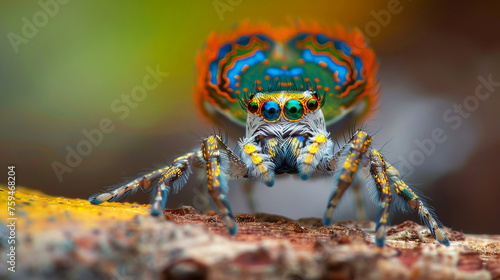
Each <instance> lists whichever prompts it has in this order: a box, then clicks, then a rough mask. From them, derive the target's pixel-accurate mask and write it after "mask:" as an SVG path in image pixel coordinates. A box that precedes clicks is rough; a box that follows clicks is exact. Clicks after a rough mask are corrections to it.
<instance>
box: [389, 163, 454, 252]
mask: <svg viewBox="0 0 500 280" xmlns="http://www.w3.org/2000/svg"><path fill="white" fill-rule="evenodd" d="M386 165H387V176H388V177H389V181H390V183H391V185H392V187H393V190H394V191H395V193H396V194H397V195H398V196H399V197H401V198H403V199H404V201H405V202H406V203H407V204H408V206H409V207H410V209H412V210H418V212H419V215H420V218H421V219H422V220H423V221H424V222H425V224H426V225H427V227H428V228H429V230H430V232H431V234H432V236H434V238H436V240H437V241H438V242H439V243H441V244H444V245H450V241H449V240H448V238H447V237H446V234H445V233H444V232H443V230H442V229H441V228H440V227H439V223H438V221H437V219H436V218H435V214H434V213H433V212H432V210H431V209H429V208H427V207H426V206H425V203H424V202H423V201H422V200H421V199H420V198H419V197H418V196H417V195H416V194H415V193H414V192H413V191H412V190H411V188H410V187H409V186H408V185H406V184H405V182H403V180H401V178H400V176H399V172H398V171H397V170H396V168H394V167H393V166H392V165H390V164H388V163H386Z"/></svg>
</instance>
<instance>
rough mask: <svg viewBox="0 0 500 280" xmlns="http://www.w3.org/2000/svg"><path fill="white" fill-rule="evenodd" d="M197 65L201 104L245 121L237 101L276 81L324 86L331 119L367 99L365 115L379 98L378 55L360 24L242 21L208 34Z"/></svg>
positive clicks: (206, 109)
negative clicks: (349, 27)
mask: <svg viewBox="0 0 500 280" xmlns="http://www.w3.org/2000/svg"><path fill="white" fill-rule="evenodd" d="M196 65H197V68H198V76H197V86H196V90H195V100H196V102H197V105H198V107H199V108H200V109H201V111H202V112H204V113H205V115H207V116H208V117H212V116H213V113H214V112H216V111H217V112H219V113H222V114H224V115H226V116H227V117H228V118H230V119H231V120H232V121H234V122H236V123H239V124H241V125H244V124H245V122H246V113H245V111H244V110H243V109H242V108H241V106H240V104H239V101H240V100H243V99H244V98H245V96H248V93H250V92H255V91H258V92H266V91H268V85H269V83H270V82H272V81H279V83H280V84H279V86H280V88H281V89H283V90H286V88H287V87H290V90H292V87H299V90H300V89H303V88H300V87H301V86H300V85H304V84H306V83H304V82H309V84H315V85H316V86H315V89H317V90H318V91H323V92H322V94H321V95H323V96H324V98H325V100H324V105H323V107H322V110H323V114H324V116H325V121H326V123H327V124H328V123H332V122H333V121H335V120H336V119H337V118H338V117H342V116H343V115H345V114H347V113H348V112H349V111H350V110H351V109H353V108H354V107H355V106H357V105H364V108H363V110H362V113H361V115H366V113H368V112H370V109H371V108H373V107H374V105H375V103H376V99H377V98H376V97H377V92H376V85H375V81H374V79H375V74H376V70H377V65H376V64H375V57H374V54H373V51H372V50H371V49H369V48H367V47H366V46H365V43H364V41H363V38H362V35H361V33H360V32H359V31H357V30H354V31H351V32H347V31H345V30H344V29H343V28H341V27H336V28H334V29H330V28H327V27H323V26H320V25H318V24H315V23H313V24H306V23H304V22H301V21H299V22H297V23H294V24H293V25H290V26H286V27H277V28H273V27H271V26H270V25H267V24H257V25H256V24H250V23H249V22H243V23H241V24H240V25H238V27H236V28H235V29H233V30H231V31H228V32H221V33H215V32H213V33H212V34H210V36H209V38H208V40H207V44H206V46H205V48H204V49H202V50H201V51H199V52H198V55H197V57H196ZM284 81H285V82H284ZM286 81H292V82H293V83H292V82H286ZM295 81H296V82H295ZM302 87H303V86H302ZM303 90H307V89H303Z"/></svg>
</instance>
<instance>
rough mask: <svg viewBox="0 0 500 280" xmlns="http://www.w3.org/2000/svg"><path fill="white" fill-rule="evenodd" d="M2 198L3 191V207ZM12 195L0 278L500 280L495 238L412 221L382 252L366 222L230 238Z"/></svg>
mask: <svg viewBox="0 0 500 280" xmlns="http://www.w3.org/2000/svg"><path fill="white" fill-rule="evenodd" d="M6 192H7V191H6V189H5V188H0V194H1V196H0V203H1V205H3V206H1V208H3V209H6V208H7V206H6V204H7V198H6V197H7V195H6ZM16 198H17V199H16V201H17V214H16V215H17V218H18V221H17V224H16V227H17V228H16V231H17V243H16V244H17V248H16V250H17V251H16V254H17V264H16V272H15V273H12V272H9V271H7V268H6V260H5V258H6V254H7V249H8V248H7V247H6V242H5V240H3V242H2V245H1V247H0V251H1V258H3V259H2V263H1V264H0V267H1V271H0V278H6V277H8V278H12V279H500V236H480V235H464V234H463V233H460V232H455V231H451V230H449V229H448V230H447V232H448V235H449V237H450V240H451V243H452V245H451V246H448V247H446V246H443V245H440V244H438V243H437V242H435V241H434V239H433V238H432V236H430V234H429V233H428V231H427V230H426V228H425V227H423V226H421V225H418V224H416V223H414V222H411V221H407V222H404V223H402V224H400V225H396V226H393V227H390V229H389V230H388V232H387V235H388V237H387V245H386V246H385V247H384V248H379V247H377V246H376V245H374V244H373V228H374V223H372V222H365V223H356V222H352V221H344V222H337V223H335V224H334V225H333V226H328V227H325V226H323V225H322V223H321V220H320V219H317V218H309V219H300V220H296V221H294V220H290V219H288V218H285V217H281V216H275V215H269V214H262V213H259V214H256V215H247V214H240V215H237V221H238V227H239V231H238V234H237V235H236V236H234V237H231V236H229V235H228V233H227V230H226V229H225V227H224V224H223V222H222V221H221V219H220V218H219V216H218V215H217V214H215V213H211V214H209V215H203V214H199V213H196V211H195V210H194V209H193V208H191V207H183V208H179V209H169V210H166V211H165V215H164V216H161V217H158V218H154V217H150V216H148V214H147V212H148V205H139V204H129V203H124V204H122V203H106V204H103V205H100V206H94V205H90V204H89V203H88V202H87V201H86V200H81V199H65V198H58V197H50V196H46V195H43V194H41V193H37V192H35V191H31V190H27V189H24V190H19V191H18V192H17V193H16ZM4 212H5V213H4ZM0 216H1V217H2V218H3V221H5V219H6V218H7V211H3V212H1V213H0ZM1 231H2V237H4V238H5V237H6V236H7V235H8V229H7V228H6V227H5V226H2V228H1Z"/></svg>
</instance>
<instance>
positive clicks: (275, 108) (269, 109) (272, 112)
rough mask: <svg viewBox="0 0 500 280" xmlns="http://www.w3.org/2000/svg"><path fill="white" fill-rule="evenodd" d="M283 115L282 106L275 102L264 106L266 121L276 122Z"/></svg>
mask: <svg viewBox="0 0 500 280" xmlns="http://www.w3.org/2000/svg"><path fill="white" fill-rule="evenodd" d="M280 115H281V108H280V105H279V104H278V103H277V102H276V101H274V100H269V101H267V102H266V103H264V105H262V116H263V117H264V119H266V121H275V120H277V119H278V118H279V117H280Z"/></svg>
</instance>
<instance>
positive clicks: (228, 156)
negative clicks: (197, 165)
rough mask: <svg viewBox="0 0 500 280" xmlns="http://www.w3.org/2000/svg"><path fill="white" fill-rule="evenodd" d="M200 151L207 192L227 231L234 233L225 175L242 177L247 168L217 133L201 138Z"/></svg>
mask: <svg viewBox="0 0 500 280" xmlns="http://www.w3.org/2000/svg"><path fill="white" fill-rule="evenodd" d="M202 153H203V158H204V159H205V161H206V170H207V185H208V193H209V194H210V196H211V197H212V200H213V201H214V202H215V205H216V206H217V208H218V209H219V212H220V214H221V215H222V217H223V219H224V221H225V223H226V227H227V229H228V230H229V233H230V234H231V235H234V234H236V232H237V231H238V228H237V226H236V219H235V217H234V215H233V212H232V211H231V206H230V205H229V201H227V199H226V194H227V193H228V190H229V189H228V186H227V178H226V176H230V177H232V178H241V177H244V176H245V175H246V173H247V168H246V166H245V164H244V163H243V162H242V161H241V159H240V158H239V157H238V156H236V154H234V153H233V152H232V151H231V150H229V148H228V147H227V146H226V144H225V143H224V142H223V141H222V139H221V138H220V137H219V136H217V135H215V136H210V137H208V138H206V139H204V140H203V142H202Z"/></svg>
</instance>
